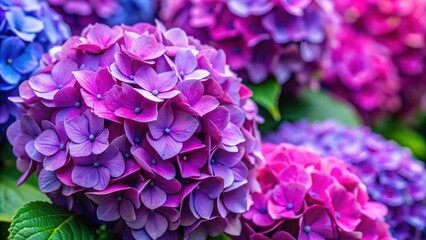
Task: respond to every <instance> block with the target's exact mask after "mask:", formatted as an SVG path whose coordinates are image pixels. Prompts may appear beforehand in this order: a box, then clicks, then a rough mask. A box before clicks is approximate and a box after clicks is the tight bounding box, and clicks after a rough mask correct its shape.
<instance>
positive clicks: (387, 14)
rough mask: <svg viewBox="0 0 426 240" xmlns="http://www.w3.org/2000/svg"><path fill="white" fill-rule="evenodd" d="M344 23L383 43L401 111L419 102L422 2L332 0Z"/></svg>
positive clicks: (423, 81) (425, 7)
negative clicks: (393, 70)
mask: <svg viewBox="0 0 426 240" xmlns="http://www.w3.org/2000/svg"><path fill="white" fill-rule="evenodd" d="M334 2H335V6H336V10H337V11H338V12H340V14H341V15H342V16H343V18H344V20H345V22H346V24H347V25H350V26H351V27H352V28H354V29H355V30H357V31H359V32H362V33H364V34H367V35H369V36H371V37H372V38H374V40H376V41H378V42H379V43H381V44H383V45H385V46H386V47H387V48H388V49H389V51H390V53H391V59H392V62H393V64H394V65H395V66H396V68H397V69H398V74H399V78H400V81H401V86H402V88H401V90H402V91H401V93H400V97H401V109H400V110H399V113H400V114H401V115H404V114H407V113H409V112H411V110H413V109H415V107H418V106H419V102H420V100H419V99H420V98H421V96H422V95H423V94H424V93H425V92H426V73H425V72H426V62H425V61H424V59H425V57H426V49H425V46H426V42H425V38H424V36H425V34H426V22H425V21H424V16H425V14H426V2H425V1H424V0H411V1H379V0H361V1H347V0H343V1H334Z"/></svg>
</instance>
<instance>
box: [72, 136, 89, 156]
mask: <svg viewBox="0 0 426 240" xmlns="http://www.w3.org/2000/svg"><path fill="white" fill-rule="evenodd" d="M69 147H70V154H71V156H73V157H86V156H89V155H90V154H91V153H92V143H91V142H90V141H89V140H86V141H85V142H82V143H74V142H72V143H70V145H69Z"/></svg>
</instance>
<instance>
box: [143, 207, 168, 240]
mask: <svg viewBox="0 0 426 240" xmlns="http://www.w3.org/2000/svg"><path fill="white" fill-rule="evenodd" d="M167 228H168V221H167V219H166V218H165V217H164V216H163V215H161V214H158V213H152V214H150V215H149V220H148V221H147V222H146V224H145V231H146V232H147V233H148V235H149V236H150V237H151V238H152V239H158V238H159V237H161V236H162V235H163V234H164V233H165V232H166V231H167Z"/></svg>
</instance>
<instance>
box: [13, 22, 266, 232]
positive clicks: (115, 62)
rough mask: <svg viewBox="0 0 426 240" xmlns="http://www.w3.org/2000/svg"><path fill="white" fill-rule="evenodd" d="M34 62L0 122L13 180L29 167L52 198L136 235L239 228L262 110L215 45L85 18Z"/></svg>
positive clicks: (174, 32) (257, 156)
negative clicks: (14, 114) (8, 115)
mask: <svg viewBox="0 0 426 240" xmlns="http://www.w3.org/2000/svg"><path fill="white" fill-rule="evenodd" d="M44 60H45V65H46V67H45V68H44V69H43V70H42V71H41V73H40V74H38V75H35V76H34V77H32V78H30V79H29V80H27V81H25V82H24V83H23V84H22V85H21V87H20V97H19V98H14V101H16V102H17V103H18V104H19V105H20V106H21V107H22V109H24V115H23V116H22V118H21V119H20V120H18V121H16V122H14V123H13V124H12V125H11V126H10V128H9V129H8V131H7V136H8V139H9V141H10V142H11V143H12V145H13V146H14V153H15V154H16V156H17V157H18V163H17V166H18V168H19V170H20V171H21V172H23V173H24V174H23V176H22V177H21V179H20V180H19V184H20V183H22V182H23V181H25V180H26V179H27V178H28V176H29V175H30V174H31V173H33V172H36V173H37V175H38V177H39V183H40V189H41V191H43V192H45V193H47V194H48V196H49V197H50V198H51V199H52V201H53V202H54V203H56V204H58V205H61V206H64V207H67V208H68V209H70V210H72V211H74V212H83V213H91V214H93V215H96V216H97V219H98V220H102V221H107V222H113V223H111V226H116V227H117V229H118V227H119V226H121V227H124V229H123V231H124V232H127V233H131V234H129V235H130V237H131V236H133V237H134V238H137V239H180V238H186V239H198V237H199V236H209V235H210V236H216V235H219V234H221V233H223V232H224V231H226V232H227V233H229V234H233V235H239V234H240V231H239V230H238V229H239V228H238V226H240V225H241V223H240V222H239V218H238V217H239V215H240V214H242V213H243V212H245V211H246V210H247V198H248V194H249V192H250V191H251V190H253V189H254V186H255V185H256V184H254V182H255V179H253V178H251V177H250V176H253V175H254V173H253V171H254V170H255V167H256V165H258V164H259V163H261V162H262V160H263V157H262V154H261V152H260V140H259V133H258V130H257V122H258V121H260V120H261V119H260V118H259V117H258V116H257V108H256V106H255V104H254V103H253V102H252V100H251V99H250V96H251V92H250V90H249V89H248V88H247V87H245V86H244V85H243V84H242V83H241V79H240V78H238V77H237V76H236V75H235V73H233V72H231V71H230V70H229V66H228V65H226V64H225V62H226V57H225V55H224V54H223V51H217V50H216V49H214V48H212V47H209V46H203V45H200V44H199V42H198V41H196V40H194V39H192V38H188V37H187V35H186V33H185V32H184V31H183V30H181V29H178V28H175V29H170V30H167V29H165V28H164V26H163V25H162V24H161V23H158V24H157V26H152V25H149V24H138V25H135V26H132V27H129V26H124V25H123V26H116V27H113V28H110V27H108V26H106V25H101V24H95V25H91V26H88V27H87V28H86V29H85V30H83V33H82V36H80V37H72V38H70V39H69V40H68V41H67V42H66V43H65V44H64V45H63V46H62V48H61V49H60V50H58V51H57V52H55V53H54V54H52V55H46V56H44ZM147 219H148V221H147ZM115 224H116V225H115ZM210 226H215V228H214V229H211V227H210ZM120 233H122V232H120Z"/></svg>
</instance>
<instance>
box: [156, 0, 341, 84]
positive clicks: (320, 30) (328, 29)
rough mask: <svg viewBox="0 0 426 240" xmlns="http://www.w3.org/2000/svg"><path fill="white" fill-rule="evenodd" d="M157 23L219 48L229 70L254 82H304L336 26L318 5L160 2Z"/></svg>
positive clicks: (328, 7)
mask: <svg viewBox="0 0 426 240" xmlns="http://www.w3.org/2000/svg"><path fill="white" fill-rule="evenodd" d="M160 19H161V20H163V21H165V22H166V23H167V24H169V25H170V26H180V27H182V28H184V29H185V30H186V31H187V32H188V33H190V34H191V35H194V36H196V37H198V38H199V39H200V40H201V41H202V42H204V43H213V44H214V46H215V47H217V48H220V49H223V50H224V51H225V53H226V54H227V56H228V59H229V64H230V66H231V68H232V70H234V71H238V73H240V74H242V76H244V77H248V79H249V80H250V81H252V82H254V83H260V82H263V81H264V80H266V79H267V77H269V76H275V78H276V79H278V81H279V82H280V83H284V82H286V81H288V80H289V79H291V78H292V77H293V76H296V78H298V80H299V81H307V79H308V77H307V76H308V75H309V74H308V73H307V72H309V73H311V72H312V70H311V69H315V66H316V64H317V63H318V61H319V60H320V59H321V58H322V57H323V55H324V49H325V48H326V47H325V46H328V44H329V40H330V38H331V35H332V33H333V32H334V27H335V25H336V24H337V21H336V20H335V12H334V9H333V6H332V4H330V2H329V1H322V0H295V1H286V0H277V1H271V0H225V1H221V0H213V1H196V0H180V1H172V0H163V1H161V11H160ZM300 72H305V73H304V74H301V73H300Z"/></svg>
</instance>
